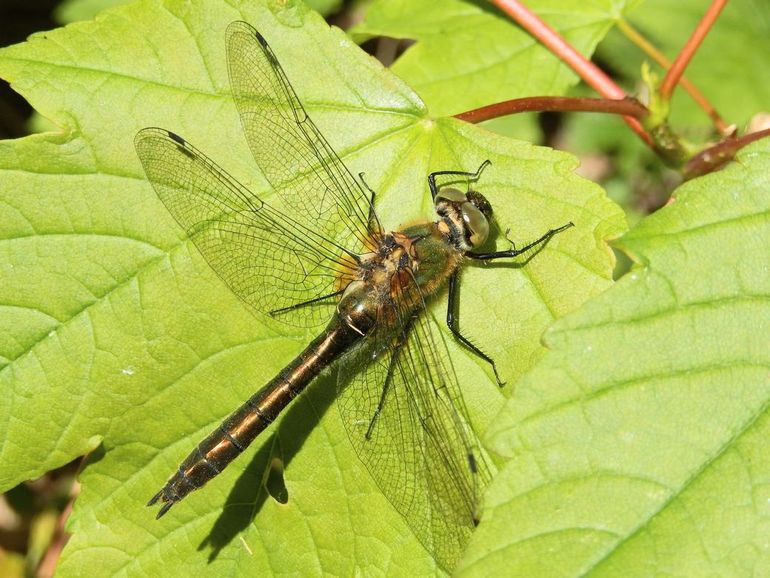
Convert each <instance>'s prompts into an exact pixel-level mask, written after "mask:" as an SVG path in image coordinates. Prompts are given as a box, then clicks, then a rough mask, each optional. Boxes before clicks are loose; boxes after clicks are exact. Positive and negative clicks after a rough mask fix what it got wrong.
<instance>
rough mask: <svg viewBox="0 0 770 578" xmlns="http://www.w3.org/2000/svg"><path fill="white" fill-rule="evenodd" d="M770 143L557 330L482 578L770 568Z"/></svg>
mask: <svg viewBox="0 0 770 578" xmlns="http://www.w3.org/2000/svg"><path fill="white" fill-rule="evenodd" d="M768 190H770V140H769V139H765V140H764V141H762V142H759V143H756V144H755V145H754V146H752V147H750V148H748V149H746V150H744V151H743V152H742V153H741V154H740V155H739V158H738V160H737V162H736V163H734V164H732V165H730V166H729V167H728V168H727V169H725V170H723V171H722V172H719V173H716V174H712V175H710V176H707V177H704V178H701V179H698V180H695V181H692V182H690V183H687V184H686V185H684V186H682V187H681V188H680V189H679V190H678V191H677V193H676V195H675V201H674V202H673V204H671V205H669V206H667V207H666V208H664V209H662V210H660V211H658V212H657V213H655V214H654V215H652V216H650V217H649V218H647V219H645V220H644V221H642V222H641V223H640V224H639V225H638V226H637V227H636V228H635V229H633V230H632V231H631V232H630V233H628V234H627V235H626V236H625V237H623V238H622V239H621V240H620V241H619V242H618V243H617V245H618V247H620V248H622V249H623V250H624V251H626V252H628V253H629V254H630V255H632V256H633V257H635V258H636V259H637V260H638V261H640V262H641V263H642V265H641V266H639V267H637V268H636V269H634V270H632V272H631V273H630V274H628V275H626V276H625V277H623V278H622V279H621V280H620V281H619V282H618V283H617V284H616V285H615V286H614V287H613V288H612V289H610V290H609V291H607V292H605V293H604V294H602V295H600V296H599V297H597V298H595V299H593V300H591V301H589V302H588V303H587V304H586V305H585V306H584V307H583V308H582V309H581V310H580V311H578V312H576V313H575V314H573V315H570V316H568V317H565V318H564V319H561V320H560V321H558V322H557V323H556V324H554V326H553V327H552V328H551V329H550V330H549V332H548V333H547V334H546V342H547V344H548V345H549V346H550V348H551V349H552V350H551V351H549V353H548V354H547V355H546V356H545V357H544V358H543V359H542V361H541V363H540V364H538V366H537V367H536V368H534V369H533V370H532V371H531V372H530V373H529V374H528V375H527V376H526V377H525V378H524V379H523V380H522V381H521V382H519V384H518V387H517V394H516V396H515V397H514V398H513V399H511V400H510V401H509V402H508V404H507V406H506V407H505V408H504V409H503V411H502V412H501V413H500V415H499V416H498V419H496V420H495V421H494V422H493V425H492V427H491V430H490V431H489V432H488V434H489V439H490V440H491V444H492V447H493V448H494V449H495V450H496V451H498V452H500V453H502V454H504V455H506V456H510V457H511V458H512V459H511V460H510V461H509V462H508V463H507V464H506V466H505V468H504V470H503V471H502V472H500V474H499V476H498V478H497V479H496V480H495V482H494V484H493V487H492V488H491V489H490V492H488V495H487V497H488V501H487V506H488V508H489V509H488V510H487V512H486V518H485V523H482V524H481V526H480V527H479V529H478V533H477V536H476V540H475V542H474V545H475V546H476V547H475V549H474V551H473V552H469V553H468V554H469V556H468V558H466V560H467V561H468V564H467V566H466V569H467V570H468V573H469V574H473V575H481V576H484V575H489V573H490V571H492V570H494V569H496V568H498V567H499V564H500V563H501V562H502V561H505V563H506V564H507V568H508V570H507V571H508V573H509V574H510V575H514V576H578V575H580V576H629V577H633V576H651V575H664V574H665V575H670V576H716V575H721V576H748V575H752V574H753V573H755V572H756V571H757V569H759V568H768V567H770V550H768V545H767V540H766V536H767V528H768V524H770V446H769V445H768V443H767V439H768V436H770V420H768V409H767V408H768V406H769V405H770V371H769V370H770V349H768V346H767V345H768V334H770V269H769V268H768V265H767V264H768V262H770V196H768V194H767V192H768Z"/></svg>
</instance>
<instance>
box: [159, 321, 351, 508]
mask: <svg viewBox="0 0 770 578" xmlns="http://www.w3.org/2000/svg"><path fill="white" fill-rule="evenodd" d="M360 325H361V324H360V323H359V324H358V326H352V325H351V324H350V323H349V322H347V320H345V318H343V317H341V316H340V315H338V314H337V315H334V317H333V318H332V320H331V322H330V323H329V325H328V326H327V327H326V329H325V330H324V332H323V333H321V335H319V336H318V337H316V338H315V339H314V340H313V341H311V342H310V344H309V345H308V346H307V347H306V348H305V350H304V351H303V352H302V353H300V354H299V355H298V356H297V357H296V358H295V359H294V360H293V361H292V362H291V363H289V365H287V366H286V367H285V368H284V369H283V370H282V371H281V372H280V373H279V374H278V375H276V376H275V377H274V378H273V379H271V380H270V381H269V382H268V383H267V384H265V385H264V386H263V387H262V388H261V389H260V390H259V391H257V392H256V393H255V394H254V395H252V396H251V397H250V398H249V399H248V400H247V401H246V402H245V403H244V404H243V405H241V406H240V407H239V408H238V409H237V410H235V411H234V412H233V413H232V414H230V416H229V417H228V418H227V419H225V420H224V421H223V422H222V423H221V424H220V425H219V427H218V428H217V429H215V430H214V431H213V432H211V433H210V434H209V435H208V436H207V437H206V438H205V439H204V440H203V441H201V442H200V443H199V444H198V446H197V447H196V448H195V449H194V450H193V451H192V452H191V453H190V455H188V456H187V458H186V459H185V460H184V461H183V462H182V463H181V465H180V466H179V468H178V469H177V471H176V473H175V474H174V475H173V476H172V477H171V478H170V479H169V480H168V482H166V485H165V486H163V488H162V489H161V490H160V491H159V492H158V493H157V494H155V496H153V498H152V499H151V500H150V501H149V503H148V505H150V506H151V505H153V504H155V503H156V502H158V500H160V501H162V502H163V506H162V507H161V509H160V510H159V511H158V515H157V517H158V518H160V517H161V516H163V514H165V513H166V512H168V510H169V509H170V508H171V506H173V505H174V504H175V503H176V502H178V501H180V500H181V499H182V498H184V497H185V496H186V495H187V494H189V493H190V492H192V491H193V490H197V489H198V488H200V487H202V486H203V485H204V484H205V483H206V482H208V481H209V480H210V479H212V478H213V477H215V476H216V475H217V474H219V473H220V472H221V471H222V470H223V469H225V467H227V465H228V464H229V463H230V462H232V461H233V460H234V459H235V458H236V457H238V455H240V454H241V453H242V452H243V451H244V450H245V449H246V448H247V447H248V446H249V444H251V442H253V441H254V439H255V438H256V437H257V436H258V435H259V434H260V433H261V432H262V431H263V430H264V429H266V428H267V427H268V426H269V425H270V424H271V423H272V422H273V421H274V420H275V419H276V418H277V417H278V415H279V414H280V413H281V412H282V411H283V410H284V409H285V408H286V406H287V405H289V402H291V400H293V399H294V398H295V397H297V395H299V394H300V393H302V391H303V390H304V389H305V387H307V386H308V384H310V382H311V381H313V379H314V378H315V377H316V376H317V375H318V374H319V373H320V372H321V371H323V369H324V368H326V367H328V366H329V365H330V364H331V363H332V362H333V361H335V360H336V359H337V358H338V357H339V356H340V355H341V354H342V353H344V352H345V351H348V350H349V349H350V348H351V347H352V346H353V345H354V344H355V343H356V342H357V341H359V340H361V339H362V338H363V337H364V334H363V333H362V332H361V330H360Z"/></svg>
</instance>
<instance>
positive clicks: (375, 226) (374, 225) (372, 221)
mask: <svg viewBox="0 0 770 578" xmlns="http://www.w3.org/2000/svg"><path fill="white" fill-rule="evenodd" d="M358 178H359V179H361V182H362V183H363V184H364V187H366V190H367V191H369V194H370V195H371V197H369V217H368V219H367V223H368V227H369V231H370V232H375V231H378V232H379V231H382V224H381V223H380V218H379V217H378V216H377V211H375V210H374V197H375V196H376V194H377V193H375V192H374V189H373V188H372V187H370V186H369V184H368V183H367V182H366V181H365V180H364V173H358Z"/></svg>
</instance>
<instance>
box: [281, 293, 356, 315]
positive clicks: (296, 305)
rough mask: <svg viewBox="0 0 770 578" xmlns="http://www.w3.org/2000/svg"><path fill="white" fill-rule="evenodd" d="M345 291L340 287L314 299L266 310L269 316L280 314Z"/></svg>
mask: <svg viewBox="0 0 770 578" xmlns="http://www.w3.org/2000/svg"><path fill="white" fill-rule="evenodd" d="M344 292H345V289H344V288H343V289H340V290H339V291H335V292H334V293H329V294H328V295H321V296H320V297H316V298H315V299H310V300H309V301H303V302H302V303H294V304H293V305H289V306H288V307H281V308H280V309H273V310H272V311H268V312H267V314H268V315H269V316H270V317H275V316H276V315H280V314H281V313H286V312H288V311H293V310H294V309H299V308H300V307H305V305H312V304H313V303H318V302H319V301H324V300H326V299H330V298H332V297H336V296H337V295H342V294H343V293H344Z"/></svg>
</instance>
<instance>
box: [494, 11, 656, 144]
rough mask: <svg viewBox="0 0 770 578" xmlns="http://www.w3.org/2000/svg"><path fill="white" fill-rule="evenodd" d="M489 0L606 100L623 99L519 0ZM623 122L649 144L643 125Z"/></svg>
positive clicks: (606, 78) (620, 91)
mask: <svg viewBox="0 0 770 578" xmlns="http://www.w3.org/2000/svg"><path fill="white" fill-rule="evenodd" d="M492 2H493V3H494V4H495V5H496V6H497V7H498V8H500V9H501V10H502V11H504V12H505V13H506V14H508V15H509V16H510V17H511V18H513V19H514V20H515V21H516V22H517V23H518V24H519V25H520V26H521V27H522V28H524V29H525V30H526V31H527V32H529V33H530V34H531V35H532V36H533V37H534V38H536V39H537V40H538V41H540V43H541V44H543V46H545V47H546V48H548V49H549V50H550V51H551V52H553V53H554V55H556V56H557V57H558V58H559V59H561V60H562V61H563V62H564V63H565V64H567V65H569V66H570V67H571V68H572V69H573V70H574V71H575V72H576V73H577V74H578V75H579V76H580V78H582V79H583V80H584V81H585V82H586V83H587V84H588V85H589V86H592V87H593V88H594V89H595V90H596V91H597V92H598V93H599V94H601V95H602V96H604V97H605V98H609V99H615V100H619V99H623V98H625V96H626V93H625V91H624V90H623V89H622V88H620V87H619V86H618V85H617V84H615V82H613V80H612V79H611V78H610V77H609V76H607V75H606V74H604V72H602V71H601V70H600V69H599V68H598V67H597V66H596V65H595V64H593V63H592V62H591V61H590V60H588V59H586V58H585V57H584V56H583V55H582V54H580V53H579V52H578V51H577V50H575V49H574V48H573V47H572V46H570V45H569V43H567V41H565V40H564V39H563V38H562V37H561V36H560V35H559V34H558V33H557V32H556V31H555V30H554V29H553V28H551V27H550V26H548V24H546V23H545V22H543V21H542V20H541V19H540V18H539V17H538V16H537V15H536V14H534V13H533V12H532V11H531V10H529V9H528V8H527V7H526V6H524V5H523V4H522V3H521V2H519V1H518V0H492ZM625 121H626V123H627V124H628V125H629V126H630V127H631V129H632V130H633V131H634V132H635V133H636V134H637V135H639V137H640V138H641V139H642V140H644V142H646V143H647V144H648V145H649V144H652V139H650V136H649V135H648V134H647V132H646V131H645V130H644V128H643V127H642V125H641V124H640V123H639V121H638V120H636V119H635V118H633V117H629V116H626V117H625Z"/></svg>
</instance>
